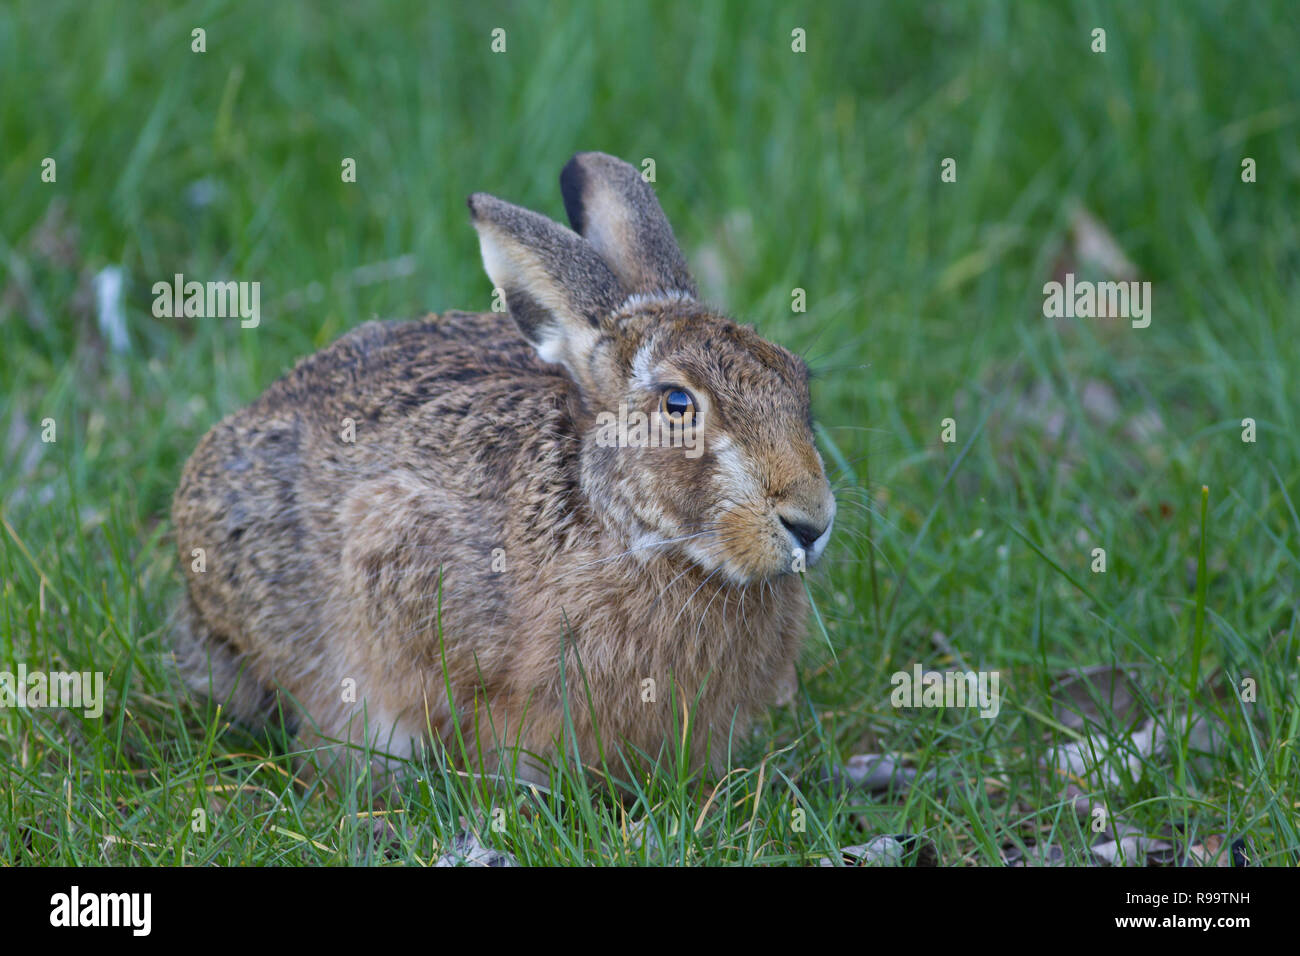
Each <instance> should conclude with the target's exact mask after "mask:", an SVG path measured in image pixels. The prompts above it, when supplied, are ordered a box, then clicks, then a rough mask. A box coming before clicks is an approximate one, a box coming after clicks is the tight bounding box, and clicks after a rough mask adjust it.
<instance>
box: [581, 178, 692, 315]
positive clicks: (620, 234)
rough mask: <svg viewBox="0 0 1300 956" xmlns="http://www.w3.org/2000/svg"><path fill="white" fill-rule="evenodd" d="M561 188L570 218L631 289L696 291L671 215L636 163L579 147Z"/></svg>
mask: <svg viewBox="0 0 1300 956" xmlns="http://www.w3.org/2000/svg"><path fill="white" fill-rule="evenodd" d="M560 192H561V193H563V195H564V210H565V212H566V213H568V215H569V224H570V225H572V226H573V228H574V231H576V232H578V233H580V234H581V235H582V237H583V238H584V239H586V240H587V241H588V242H589V243H591V245H592V247H593V248H594V249H595V250H596V251H597V252H598V253H600V257H601V258H602V259H604V260H605V262H607V263H608V264H609V267H610V268H611V269H613V270H614V274H615V275H616V276H618V278H619V281H620V282H622V284H623V288H625V289H627V291H628V292H641V293H655V292H683V293H685V294H687V295H689V296H691V297H692V298H694V297H695V295H696V292H695V282H694V281H693V280H692V279H691V274H690V271H689V270H688V269H687V268H686V260H685V259H684V258H683V257H682V251H681V249H679V248H678V247H677V240H676V239H674V238H673V230H672V227H671V226H669V225H668V218H667V217H666V216H665V215H664V211H663V209H661V208H660V206H659V200H658V199H656V198H655V194H654V190H653V189H651V188H650V184H649V183H647V182H646V181H645V180H644V179H642V178H641V174H640V173H639V172H638V171H637V169H636V167H635V166H632V165H629V164H628V163H625V162H623V161H622V160H621V159H616V158H614V157H613V156H609V155H606V154H605V153H578V154H577V155H575V156H574V157H573V158H572V159H571V160H569V162H568V165H566V166H565V167H564V170H563V171H562V172H561V173H560Z"/></svg>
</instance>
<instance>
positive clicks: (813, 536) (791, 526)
mask: <svg viewBox="0 0 1300 956" xmlns="http://www.w3.org/2000/svg"><path fill="white" fill-rule="evenodd" d="M781 524H783V525H785V527H786V530H787V531H789V532H790V533H791V534H792V535H794V537H795V540H796V541H798V542H799V543H800V544H801V545H803V547H804V548H811V547H812V544H813V542H814V541H816V540H817V539H818V538H820V537H821V536H822V532H824V531H825V530H826V529H825V528H815V527H813V526H812V525H810V524H804V523H803V522H802V521H786V520H785V518H782V519H781Z"/></svg>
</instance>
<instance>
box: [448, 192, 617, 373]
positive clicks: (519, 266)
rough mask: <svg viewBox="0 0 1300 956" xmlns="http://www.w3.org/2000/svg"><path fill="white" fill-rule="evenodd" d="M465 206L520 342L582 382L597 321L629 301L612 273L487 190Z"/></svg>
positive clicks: (583, 245) (574, 240) (540, 219)
mask: <svg viewBox="0 0 1300 956" xmlns="http://www.w3.org/2000/svg"><path fill="white" fill-rule="evenodd" d="M469 209H470V214H471V216H472V217H473V220H474V228H475V229H477V230H478V239H479V246H480V248H481V249H482V252H483V267H484V269H485V270H486V271H487V274H488V278H490V279H491V280H492V284H493V285H494V286H496V287H497V288H498V289H501V290H502V291H503V292H504V293H505V298H506V306H507V307H508V308H509V309H510V315H511V317H513V318H514V320H515V322H516V323H518V325H519V330H520V331H521V332H523V333H524V338H526V339H528V341H529V342H531V343H532V344H533V346H534V348H536V349H537V354H538V355H540V356H541V357H542V358H543V359H545V360H546V361H548V362H558V363H560V364H562V365H565V366H567V367H568V369H569V372H570V374H571V375H573V376H574V378H575V379H577V381H578V382H579V384H586V382H585V379H586V374H585V370H586V368H587V358H588V357H589V355H590V352H591V349H592V348H593V346H594V345H595V344H596V341H597V340H598V339H599V337H600V325H601V321H602V320H603V319H604V318H605V317H607V316H608V315H610V314H611V313H612V312H614V311H615V310H616V309H617V308H618V306H619V304H620V303H622V302H623V300H624V299H626V298H627V293H626V292H624V291H623V289H622V288H621V287H620V286H619V283H618V279H617V278H615V276H614V273H613V272H611V271H610V269H609V267H608V266H607V265H606V264H605V262H604V261H603V260H602V259H601V258H600V256H598V255H596V251H595V250H594V249H592V247H591V245H590V244H589V243H588V242H587V240H585V239H583V238H582V236H579V235H578V234H577V233H575V232H572V231H570V230H568V229H566V228H564V227H563V226H561V225H560V224H559V223H556V222H552V221H551V220H550V219H547V218H546V217H545V216H541V215H538V214H537V213H535V212H529V211H528V210H527V209H521V208H520V207H519V206H514V205H511V204H510V203H508V202H504V201H503V200H500V199H497V198H496V197H495V196H489V195H488V194H487V193H475V194H474V195H472V196H470V197H469Z"/></svg>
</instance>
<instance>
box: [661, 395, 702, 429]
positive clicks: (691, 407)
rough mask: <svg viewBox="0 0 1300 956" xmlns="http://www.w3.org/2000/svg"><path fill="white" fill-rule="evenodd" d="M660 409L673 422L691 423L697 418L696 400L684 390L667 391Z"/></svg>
mask: <svg viewBox="0 0 1300 956" xmlns="http://www.w3.org/2000/svg"><path fill="white" fill-rule="evenodd" d="M659 407H660V409H661V410H662V411H663V413H664V414H665V415H667V416H668V418H669V419H670V420H671V421H673V422H689V421H690V420H691V419H692V418H694V417H695V399H694V398H692V397H691V393H690V392H688V391H686V390H685V389H682V388H670V389H666V390H665V391H664V393H663V396H662V397H661V398H660V399H659Z"/></svg>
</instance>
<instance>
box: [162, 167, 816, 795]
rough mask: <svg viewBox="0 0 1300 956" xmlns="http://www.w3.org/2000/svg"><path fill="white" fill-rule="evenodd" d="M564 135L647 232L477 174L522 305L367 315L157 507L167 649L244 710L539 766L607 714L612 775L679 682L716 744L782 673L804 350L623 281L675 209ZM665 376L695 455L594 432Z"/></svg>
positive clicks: (810, 484) (791, 605)
mask: <svg viewBox="0 0 1300 956" xmlns="http://www.w3.org/2000/svg"><path fill="white" fill-rule="evenodd" d="M583 157H599V161H598V163H597V161H596V160H588V161H589V162H593V163H597V165H595V167H594V168H593V169H591V170H588V171H587V172H586V173H585V178H586V181H587V182H588V184H589V185H590V184H591V183H592V182H593V181H598V182H599V183H602V184H603V185H601V187H600V188H601V190H602V192H601V194H602V196H603V199H602V205H603V208H605V209H607V210H608V209H609V208H610V207H611V204H612V200H611V199H610V196H612V195H616V193H615V192H614V191H613V190H614V187H617V188H618V189H621V190H625V191H626V190H633V191H634V194H633V195H630V196H629V198H628V201H627V203H626V207H625V209H623V210H622V212H620V213H619V214H618V216H617V218H619V220H620V227H619V228H620V230H621V233H622V234H625V235H628V236H633V237H635V236H637V235H638V234H640V235H645V234H651V235H653V236H654V237H655V238H654V240H653V241H652V242H644V241H642V242H640V243H639V245H637V244H636V243H634V244H633V245H634V246H635V248H633V247H629V248H628V249H620V248H617V247H616V246H611V245H608V244H607V245H606V246H604V247H601V248H599V255H597V253H596V251H595V247H591V246H587V245H586V244H585V240H584V239H583V237H582V236H580V235H578V234H577V233H573V232H570V231H569V230H566V229H564V228H563V227H561V226H559V225H556V224H554V223H551V222H550V221H549V220H545V219H544V218H543V217H540V216H537V215H536V214H535V213H527V212H526V211H525V210H519V209H518V208H517V207H513V206H510V205H509V204H507V203H502V202H501V201H500V200H495V199H492V198H491V197H482V196H476V197H474V199H472V200H471V208H472V210H473V212H474V218H475V224H476V226H477V227H478V228H479V232H480V238H481V240H482V242H483V244H484V258H485V263H487V264H488V267H489V272H490V273H494V271H495V273H496V274H492V278H493V281H494V283H496V284H498V285H499V286H500V287H502V288H504V289H505V290H506V300H507V302H508V303H509V305H510V308H511V312H512V315H513V318H514V320H513V321H512V318H511V316H506V315H501V314H493V313H486V314H470V313H463V312H449V313H446V314H444V315H442V316H431V317H429V318H426V319H424V320H421V321H415V322H404V323H378V322H372V323H368V324H366V325H363V326H361V327H359V328H357V329H355V330H353V331H352V332H350V333H348V334H347V335H345V336H343V337H342V338H341V339H339V340H338V341H337V342H335V343H334V344H333V345H331V346H329V347H328V348H326V349H324V350H322V351H321V352H318V353H317V354H315V355H313V356H311V357H309V358H307V359H305V360H303V361H301V362H299V364H298V365H297V367H296V368H294V370H293V371H292V372H290V373H289V374H288V375H287V376H285V377H284V378H282V379H281V380H279V381H278V382H276V383H275V384H274V385H272V386H271V387H270V388H269V389H268V390H267V391H266V392H265V393H264V394H263V395H262V396H261V397H260V398H259V399H258V400H257V401H255V402H254V403H253V404H252V405H250V406H248V407H247V408H245V409H243V410H242V411H240V412H237V413H236V414H234V415H232V416H230V417H229V418H227V419H226V420H225V421H223V422H221V423H220V424H218V425H217V426H216V427H214V428H213V429H212V430H211V431H210V432H209V433H208V434H207V436H206V437H204V439H203V440H202V441H201V442H200V444H199V446H198V448H197V450H196V451H195V452H194V455H193V456H192V457H191V459H190V461H189V463H188V464H187V466H186V468H185V472H184V474H183V476H182V479H181V482H180V485H179V487H178V489H177V491H176V496H175V501H174V505H173V519H174V523H175V527H176V536H177V544H178V548H179V551H180V555H181V560H182V565H183V567H184V568H185V569H186V576H187V586H188V594H187V597H186V600H185V602H184V606H183V607H182V609H181V626H180V627H179V628H178V633H177V639H178V656H179V657H180V659H181V662H182V665H183V666H184V668H185V670H186V672H187V674H188V675H189V679H190V681H191V683H193V684H194V685H195V686H196V687H198V688H200V689H203V690H209V691H211V692H212V693H214V694H215V695H217V696H218V697H219V699H222V700H224V701H227V703H228V706H229V707H230V708H231V709H232V710H233V711H234V712H235V713H236V714H237V715H238V716H240V717H242V718H244V719H246V720H250V721H251V720H256V719H259V718H263V717H266V716H267V715H268V714H269V713H270V710H271V708H272V707H273V706H274V703H275V700H276V692H277V691H285V692H287V693H288V694H289V695H291V697H292V698H293V699H294V700H295V701H296V702H297V703H298V705H299V706H300V708H301V710H302V712H303V714H304V716H305V717H306V718H307V720H308V722H309V724H310V725H313V726H314V727H315V728H316V730H315V733H312V732H310V731H309V732H307V733H305V737H306V738H307V739H308V740H314V739H316V738H325V739H337V740H343V741H352V742H360V741H362V740H363V739H364V737H365V736H367V735H368V736H369V738H370V740H371V741H372V742H374V743H376V744H378V745H379V746H380V747H381V748H384V749H387V750H389V751H390V752H395V753H398V754H402V753H406V752H407V749H408V747H409V745H410V742H411V740H412V739H416V740H422V739H425V738H427V737H429V736H432V737H433V738H434V739H437V740H439V741H441V742H442V744H444V745H446V746H448V747H449V748H451V749H452V752H453V756H459V746H458V745H454V744H453V742H454V741H456V740H457V735H458V733H459V735H460V736H461V737H463V739H464V740H465V741H466V742H467V746H468V748H469V750H470V756H469V760H468V762H469V763H471V764H473V765H475V766H479V767H481V768H482V769H485V770H491V769H493V768H495V767H496V766H497V765H498V764H499V763H501V762H502V761H503V760H506V759H507V758H509V759H510V760H513V757H511V756H510V755H509V753H508V752H509V750H510V749H511V748H514V747H518V748H520V749H522V750H523V751H525V752H527V753H529V754H531V755H532V756H531V757H527V758H524V760H523V763H522V765H521V768H520V769H521V771H522V772H523V773H524V774H525V775H526V776H530V777H538V776H540V774H541V762H542V761H543V760H544V759H546V758H547V757H548V756H550V755H552V754H553V753H554V752H555V749H556V747H557V746H558V747H561V748H563V750H564V751H565V752H567V753H572V752H573V750H574V749H575V748H576V750H577V752H578V753H579V754H580V755H581V757H582V759H583V760H584V761H586V762H588V763H594V762H595V761H596V760H597V756H598V755H597V749H598V747H597V741H598V740H599V741H600V742H601V744H603V747H604V750H605V753H606V755H607V757H608V758H609V761H610V766H611V769H613V770H614V771H615V772H616V773H618V772H621V771H622V764H621V760H620V758H619V756H618V755H619V754H620V753H621V754H622V755H623V756H625V757H627V758H629V759H632V760H635V757H634V754H635V752H636V751H637V750H639V751H642V752H644V753H646V754H648V755H649V756H650V757H651V758H654V757H656V756H657V755H659V754H660V752H661V750H662V749H663V748H664V746H665V744H666V743H668V744H671V743H672V742H674V741H676V740H678V739H679V737H680V728H681V725H682V722H683V706H682V705H683V703H685V704H686V705H688V706H687V709H689V711H690V712H691V716H690V731H691V732H690V734H689V741H690V745H691V747H692V753H693V755H694V759H695V762H696V763H697V764H699V763H701V762H702V759H703V752H704V750H705V749H706V748H708V749H709V751H710V753H711V757H710V760H709V763H710V764H711V765H712V767H713V768H714V769H717V768H718V767H719V766H720V765H721V764H722V762H723V760H724V759H725V757H726V749H727V746H728V740H729V738H730V737H731V736H732V734H733V729H734V731H735V732H737V733H739V732H741V731H743V730H744V729H745V728H746V727H747V726H748V725H749V724H750V723H751V722H752V721H753V719H754V718H755V717H757V716H758V715H760V714H761V713H762V712H763V711H764V709H765V708H766V707H768V706H770V705H771V704H772V702H773V701H774V700H775V699H776V698H778V697H780V696H783V695H784V696H788V694H789V693H791V692H792V691H793V684H794V662H795V659H796V656H797V653H798V649H799V645H800V642H801V639H802V636H803V633H804V630H805V627H806V617H807V610H808V608H807V605H806V600H805V597H804V591H803V585H802V582H801V581H800V580H799V578H798V576H797V574H792V573H789V567H790V555H791V551H792V548H791V538H790V533H787V532H786V531H784V530H783V528H782V525H781V520H780V518H781V517H782V516H784V517H786V518H787V520H790V521H798V522H802V523H804V524H807V525H811V526H813V527H815V528H821V527H823V526H825V527H826V528H827V531H829V523H830V520H831V517H832V515H833V513H834V501H833V499H832V498H831V497H830V491H829V486H828V485H827V482H826V478H825V475H824V471H823V468H822V464H821V459H820V457H819V456H818V454H817V452H816V450H815V448H814V446H813V440H812V434H811V428H810V425H811V419H810V415H809V405H808V388H807V369H806V367H805V366H804V364H803V362H802V361H801V360H800V359H798V358H797V357H795V356H794V355H792V354H791V353H789V352H787V351H786V350H784V349H782V348H780V347H779V346H775V345H772V344H771V343H768V342H766V341H764V340H763V339H761V338H760V337H759V336H758V335H757V334H756V333H754V332H753V331H752V330H750V329H747V328H742V327H740V326H737V325H735V324H734V323H733V322H731V321H730V320H728V319H726V318H724V317H722V316H719V315H717V314H715V313H713V312H711V311H710V310H708V309H706V308H704V307H703V306H701V305H700V304H699V303H697V302H695V301H694V300H693V299H692V298H688V297H685V296H682V295H671V296H667V297H659V298H651V299H645V300H642V299H637V298H632V299H627V293H628V291H629V290H628V289H627V288H626V286H623V285H622V284H621V281H620V280H621V277H622V276H624V275H626V274H628V272H629V270H628V268H627V267H626V266H625V265H620V264H619V257H620V256H621V255H623V254H625V253H626V254H629V255H638V256H645V255H646V254H647V253H646V252H645V250H646V249H647V248H650V249H653V248H655V247H656V244H658V245H662V241H663V240H662V237H663V234H664V231H665V230H667V223H666V220H665V221H663V222H659V221H658V220H657V219H655V218H654V217H655V216H656V215H657V216H658V217H659V219H662V213H661V212H659V211H658V204H657V203H656V202H654V200H653V193H652V192H650V190H649V187H646V186H644V184H641V186H640V187H638V186H637V185H636V184H635V183H633V181H632V180H630V179H628V178H627V176H626V170H627V169H630V168H631V167H626V164H619V163H618V161H617V160H612V158H611V157H603V156H602V155H601V154H581V156H580V157H575V162H579V161H580V160H582V159H583ZM606 161H608V162H606ZM610 163H614V164H618V165H614V166H611V165H610ZM624 167H625V168H624ZM610 170H613V171H614V172H615V173H616V174H617V175H613V176H612V177H610V176H606V174H607V173H608V172H609V171H610ZM602 176H606V179H601V177H602ZM639 181H640V180H639V176H638V177H636V182H637V183H639ZM611 183H612V185H611ZM638 188H640V189H644V192H643V193H642V192H639V191H636V190H638ZM647 195H648V196H649V197H650V199H649V202H647V199H646V196H647ZM568 199H569V196H568V195H567V194H566V200H568ZM572 215H573V213H572V210H571V216H572ZM580 221H581V216H579V222H580ZM638 223H640V224H641V226H640V228H639V229H638ZM576 224H578V223H577V222H575V225H576ZM667 235H668V236H669V238H671V231H668V232H667ZM672 249H673V250H675V249H676V246H675V244H674V245H673V246H672ZM679 261H680V254H677V259H676V260H672V259H671V257H670V258H669V259H668V260H665V261H664V262H663V264H662V268H661V267H660V266H659V265H656V261H654V260H652V261H648V262H643V263H642V264H641V265H640V266H638V269H637V275H639V276H641V277H643V279H642V280H639V281H643V283H646V282H648V283H650V285H649V286H645V287H644V288H649V287H650V286H652V285H653V281H652V279H646V278H644V277H647V276H651V277H652V276H654V275H656V274H658V275H661V276H662V277H663V278H664V282H663V283H662V285H663V286H664V287H665V290H667V287H668V286H669V285H673V284H674V279H680V276H679V275H677V272H678V271H679ZM615 275H618V276H619V277H620V279H615V278H614V276H615ZM503 279H504V280H506V281H503ZM676 285H680V282H677V283H676ZM644 288H643V289H642V290H641V291H644ZM512 290H513V291H512ZM616 291H617V293H618V294H617V296H615V295H614V293H615V292H616ZM677 291H681V292H685V291H687V290H677ZM614 298H617V299H619V300H626V301H620V303H619V304H618V305H611V303H612V302H613V299H614ZM521 331H522V332H523V333H524V336H526V337H527V340H526V339H525V337H524V336H521V335H520V332H521ZM530 342H531V344H530ZM535 348H536V349H537V350H539V351H541V352H542V353H543V354H546V355H547V356H548V357H549V358H552V359H553V360H554V362H548V361H543V360H542V359H541V358H539V357H538V354H537V352H536V351H534V349H535ZM638 361H639V362H640V366H639V367H638V365H637V363H638ZM647 370H652V372H653V376H652V377H653V379H654V382H653V383H647V382H644V381H639V380H638V379H637V375H638V374H640V373H644V372H647ZM663 385H671V386H674V387H682V388H686V389H689V390H690V391H691V392H692V393H693V395H694V396H696V398H697V400H698V401H699V404H700V416H701V417H700V419H699V423H700V424H699V427H700V428H701V429H702V434H703V436H704V452H703V454H701V455H700V456H699V457H697V458H689V457H687V456H685V455H684V454H683V452H682V449H681V448H671V447H626V448H617V447H602V446H601V445H600V444H599V442H598V441H597V428H596V423H597V416H598V414H599V413H600V412H602V411H612V410H614V409H615V408H617V406H618V404H619V403H620V402H623V403H626V404H627V405H628V406H629V407H632V408H639V409H643V410H646V411H647V412H653V411H654V410H655V409H657V408H658V401H659V395H660V393H661V391H662V387H661V386H663ZM649 386H653V387H649ZM346 419H351V420H352V421H353V422H354V427H355V442H348V441H345V440H344V439H343V433H344V429H345V420H346ZM688 535H691V536H693V537H691V538H689V539H687V540H684V541H682V540H677V539H682V538H685V537H686V536H688ZM823 541H824V538H823ZM195 548H203V549H204V551H205V554H206V562H207V565H206V569H205V570H204V571H203V572H201V573H200V572H196V571H193V570H191V553H192V551H193V549H195ZM494 549H501V551H499V552H496V551H494ZM502 557H503V558H504V569H502V568H501V563H500V562H501V559H502ZM349 678H350V679H351V680H353V681H355V687H356V698H357V702H356V703H352V702H345V700H344V694H343V687H344V681H345V680H347V679H349ZM647 679H653V680H654V682H655V684H656V694H655V696H656V699H655V700H654V701H653V702H648V701H645V700H643V687H644V686H645V685H644V684H643V682H644V681H646V680H647ZM670 688H675V689H676V690H675V693H676V700H677V703H676V705H673V704H672V703H670ZM449 690H450V697H449V694H448V691H449ZM564 691H567V695H568V698H569V713H570V717H569V719H570V720H571V721H572V730H573V736H572V737H568V736H567V730H566V719H565V714H564V709H563V707H562V698H563V692H564ZM363 708H364V717H363ZM363 719H364V720H366V721H367V722H368V727H369V729H368V731H366V732H365V733H364V734H363V732H362V729H361V727H362V720H363Z"/></svg>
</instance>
